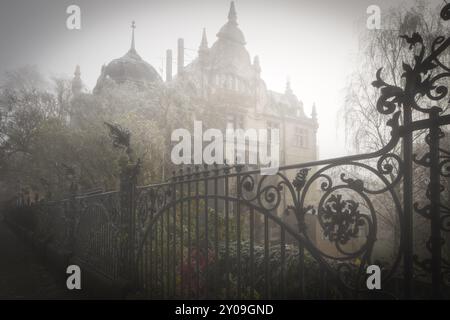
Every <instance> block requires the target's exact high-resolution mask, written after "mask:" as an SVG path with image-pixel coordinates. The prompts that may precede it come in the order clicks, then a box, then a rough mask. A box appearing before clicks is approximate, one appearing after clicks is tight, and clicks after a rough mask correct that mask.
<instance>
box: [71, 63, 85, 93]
mask: <svg viewBox="0 0 450 320" xmlns="http://www.w3.org/2000/svg"><path fill="white" fill-rule="evenodd" d="M82 89H83V82H82V81H81V72H80V66H79V65H77V66H76V67H75V72H74V77H73V79H72V94H73V95H74V96H75V95H78V94H80V93H81V90H82Z"/></svg>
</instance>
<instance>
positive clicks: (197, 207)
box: [195, 169, 200, 299]
mask: <svg viewBox="0 0 450 320" xmlns="http://www.w3.org/2000/svg"><path fill="white" fill-rule="evenodd" d="M197 170H198V169H197ZM198 179H199V176H198V175H197V176H196V178H195V248H196V249H195V250H196V254H195V256H196V259H195V272H196V277H195V280H196V281H195V282H196V284H195V285H196V292H195V295H196V298H197V299H199V298H200V261H199V259H200V212H199V210H200V201H199V197H200V195H199V189H198V187H199V185H198Z"/></svg>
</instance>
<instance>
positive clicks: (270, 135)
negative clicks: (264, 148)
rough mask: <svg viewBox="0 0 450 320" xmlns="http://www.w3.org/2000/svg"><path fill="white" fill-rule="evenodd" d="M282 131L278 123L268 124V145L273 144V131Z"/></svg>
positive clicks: (271, 122)
mask: <svg viewBox="0 0 450 320" xmlns="http://www.w3.org/2000/svg"><path fill="white" fill-rule="evenodd" d="M273 129H277V130H280V124H279V123H278V122H273V121H268V122H267V145H268V146H270V145H271V144H272V130H273Z"/></svg>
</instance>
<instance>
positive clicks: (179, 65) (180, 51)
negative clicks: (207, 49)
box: [177, 38, 184, 74]
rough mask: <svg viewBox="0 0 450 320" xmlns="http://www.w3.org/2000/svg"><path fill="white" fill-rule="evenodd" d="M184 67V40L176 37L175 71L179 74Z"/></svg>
mask: <svg viewBox="0 0 450 320" xmlns="http://www.w3.org/2000/svg"><path fill="white" fill-rule="evenodd" d="M183 68H184V40H183V38H179V39H178V60H177V72H178V74H181V73H182V72H183Z"/></svg>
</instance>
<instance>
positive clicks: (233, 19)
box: [228, 1, 237, 23]
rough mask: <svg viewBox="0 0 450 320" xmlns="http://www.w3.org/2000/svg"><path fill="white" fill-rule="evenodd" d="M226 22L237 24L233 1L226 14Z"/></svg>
mask: <svg viewBox="0 0 450 320" xmlns="http://www.w3.org/2000/svg"><path fill="white" fill-rule="evenodd" d="M228 21H230V22H234V23H237V14H236V8H235V7H234V1H231V4H230V11H229V12H228Z"/></svg>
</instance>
